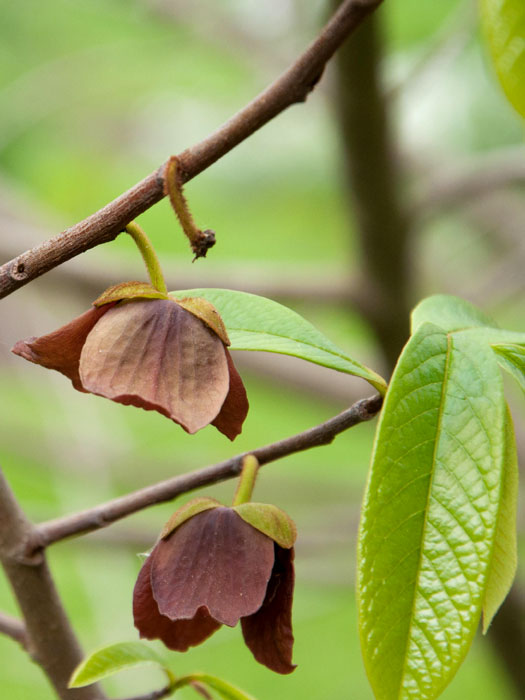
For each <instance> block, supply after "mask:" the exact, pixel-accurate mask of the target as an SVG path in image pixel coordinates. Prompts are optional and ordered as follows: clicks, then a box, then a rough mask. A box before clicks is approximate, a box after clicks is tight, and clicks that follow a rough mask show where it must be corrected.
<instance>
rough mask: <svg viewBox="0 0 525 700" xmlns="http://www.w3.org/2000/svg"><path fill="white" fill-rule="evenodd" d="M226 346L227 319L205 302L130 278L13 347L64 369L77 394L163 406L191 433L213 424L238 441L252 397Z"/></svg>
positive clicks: (148, 407)
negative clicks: (63, 320)
mask: <svg viewBox="0 0 525 700" xmlns="http://www.w3.org/2000/svg"><path fill="white" fill-rule="evenodd" d="M227 345H229V340H228V336H227V333H226V329H225V328H224V324H223V322H222V319H221V318H220V316H219V314H218V313H217V311H216V309H215V308H214V307H213V306H212V305H211V304H210V303H209V302H208V301H206V300H205V299H200V298H189V299H182V300H175V299H173V298H171V297H170V296H169V295H164V294H161V293H160V292H158V291H157V290H155V289H154V288H153V287H151V285H146V284H142V283H139V282H128V283H124V284H123V285H117V286H116V287H112V288H110V289H109V290H107V291H106V292H105V293H104V294H103V295H102V296H101V297H99V299H97V301H96V302H95V304H94V308H92V309H90V310H89V311H86V313H84V314H82V316H79V317H78V318H76V319H74V320H73V321H71V322H70V323H68V324H67V325H65V326H62V328H59V329H58V330H56V331H54V332H52V333H49V334H48V335H44V336H41V337H39V338H28V339H27V340H20V341H19V342H18V343H16V345H15V346H14V348H13V352H14V353H15V354H17V355H20V356H21V357H24V358H25V359H26V360H29V361H31V362H35V363H36V364H40V365H43V366H44V367H47V368H49V369H55V370H57V371H59V372H62V374H65V375H66V376H67V377H69V379H71V381H72V383H73V386H74V387H75V389H78V390H79V391H85V392H89V393H91V394H97V395H98V396H104V397H106V398H108V399H111V400H112V401H116V402H117V403H122V404H125V405H131V406H138V407H140V408H144V409H146V410H154V411H158V412H159V413H162V414H163V415H165V416H167V417H168V418H171V420H173V421H175V423H178V424H179V425H181V426H182V427H183V428H184V430H186V431H187V432H188V433H195V432H196V431H197V430H200V429H201V428H203V427H205V426H206V425H208V424H209V423H211V424H212V425H214V426H215V427H216V428H217V429H218V430H220V431H221V432H222V433H223V434H224V435H226V436H227V437H229V438H230V440H233V439H234V438H235V437H236V436H237V435H238V434H239V433H240V432H241V429H242V424H243V422H244V419H245V417H246V414H247V412H248V400H247V398H246V391H245V389H244V385H243V383H242V380H241V378H240V376H239V374H238V372H237V370H236V369H235V367H234V365H233V361H232V359H231V356H230V354H229V352H228V350H227Z"/></svg>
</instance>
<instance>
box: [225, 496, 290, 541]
mask: <svg viewBox="0 0 525 700" xmlns="http://www.w3.org/2000/svg"><path fill="white" fill-rule="evenodd" d="M232 510H234V511H235V512H236V513H237V514H238V515H239V516H240V517H241V518H242V519H243V520H244V521H245V522H247V523H248V524H249V525H251V526H252V527H254V528H255V529H256V530H259V531H260V532H262V533H263V535H266V536H267V537H269V538H270V539H271V540H273V541H274V542H276V543H277V544H278V545H279V547H282V548H283V549H291V548H292V547H293V546H294V543H295V540H296V539H297V528H296V527H295V523H294V521H293V520H292V519H291V518H290V517H289V516H288V515H286V513H285V512H284V511H283V510H281V509H280V508H277V506H274V505H271V504H270V503H241V505H239V506H233V508H232Z"/></svg>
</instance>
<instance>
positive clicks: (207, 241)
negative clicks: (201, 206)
mask: <svg viewBox="0 0 525 700" xmlns="http://www.w3.org/2000/svg"><path fill="white" fill-rule="evenodd" d="M164 183H165V184H164V190H165V194H167V195H168V197H169V199H170V202H171V206H172V207H173V211H174V212H175V214H176V215H177V218H178V220H179V222H180V225H181V226H182V230H183V231H184V233H185V235H186V237H187V239H188V240H189V242H190V245H191V249H192V250H193V252H194V253H195V257H194V258H193V261H195V260H196V259H197V258H204V257H206V253H207V252H208V250H209V249H210V248H211V247H212V246H214V245H215V233H214V232H213V231H211V230H210V229H206V230H205V231H202V230H201V229H200V228H198V226H197V225H196V224H195V221H194V220H193V216H192V214H191V212H190V209H189V207H188V202H187V201H186V198H185V197H184V194H183V192H182V178H181V175H180V169H179V162H178V159H177V157H176V156H171V158H170V159H169V161H168V164H167V166H166V175H165V180H164Z"/></svg>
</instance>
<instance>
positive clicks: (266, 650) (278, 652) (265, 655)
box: [241, 545, 296, 673]
mask: <svg viewBox="0 0 525 700" xmlns="http://www.w3.org/2000/svg"><path fill="white" fill-rule="evenodd" d="M293 558H294V550H293V549H282V548H281V547H279V545H275V564H274V567H273V571H272V577H271V579H270V583H269V584H268V590H267V592H266V598H265V599H264V603H263V604H262V607H261V608H260V609H259V610H258V611H257V612H256V613H254V614H253V615H250V616H249V617H244V618H243V619H242V620H241V626H242V633H243V636H244V641H245V642H246V646H247V647H248V648H249V649H250V651H251V652H252V654H253V655H254V656H255V658H256V659H257V661H259V663H261V664H264V665H265V666H267V667H268V668H269V669H271V670H272V671H275V672H276V673H291V672H292V671H293V670H294V668H296V667H295V665H294V664H292V649H293V632H292V600H293V589H294V579H295V574H294V567H293Z"/></svg>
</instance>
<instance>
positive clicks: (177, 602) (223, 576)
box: [133, 498, 296, 673]
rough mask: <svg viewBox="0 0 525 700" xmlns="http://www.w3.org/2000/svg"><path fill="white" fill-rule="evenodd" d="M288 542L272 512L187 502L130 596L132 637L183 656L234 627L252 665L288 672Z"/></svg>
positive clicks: (288, 525) (289, 528)
mask: <svg viewBox="0 0 525 700" xmlns="http://www.w3.org/2000/svg"><path fill="white" fill-rule="evenodd" d="M295 536H296V533H295V526H294V524H293V522H292V521H291V520H290V518H289V517H288V516H287V515H286V514H285V513H283V512H282V511H281V510H279V509H278V508H276V507H275V506H272V505H268V504H261V503H244V504H242V505H238V506H233V507H231V508H226V507H224V506H221V505H220V504H219V503H218V502H217V501H214V500H212V499H208V498H197V499H194V500H193V501H190V503H188V504H187V505H186V506H183V507H182V508H181V509H179V510H178V511H177V512H176V513H175V514H174V516H172V518H171V520H170V521H169V522H168V524H167V526H166V527H165V528H164V531H163V533H162V534H161V538H160V540H159V541H158V542H157V544H156V545H155V547H154V548H153V550H152V552H151V554H150V555H149V556H148V558H147V559H146V562H145V563H144V565H143V566H142V569H141V570H140V573H139V576H138V579H137V582H136V584H135V589H134V592H133V615H134V620H135V626H136V627H137V629H138V630H139V632H140V636H141V637H145V638H146V639H160V640H162V641H163V642H164V644H165V645H166V646H167V647H168V648H169V649H173V650H176V651H186V650H187V649H188V648H189V647H191V646H195V645H197V644H200V643H201V642H203V641H204V640H205V639H207V638H208V637H209V636H210V635H212V634H213V633H214V632H215V631H216V630H217V629H219V627H220V626H221V625H228V626H229V627H233V626H235V625H236V624H237V623H238V622H239V620H240V622H241V627H242V633H243V636H244V641H245V643H246V645H247V646H248V648H249V649H250V650H251V652H252V653H253V655H254V657H255V658H256V660H257V661H259V662H260V663H262V664H264V665H265V666H267V667H268V668H270V669H271V670H273V671H276V672H277V673H291V672H292V671H293V670H294V668H295V666H294V665H293V664H292V647H293V634H292V619H291V618H292V599H293V588H294V567H293V557H294V550H293V544H294V541H295Z"/></svg>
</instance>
